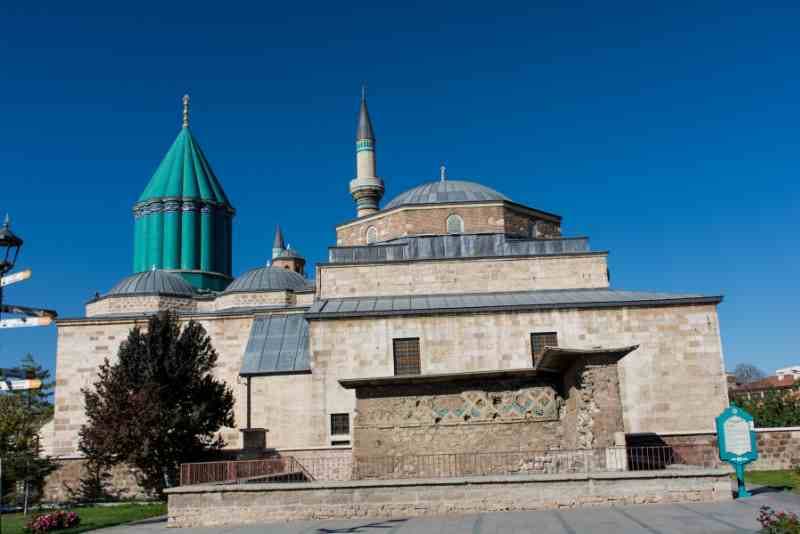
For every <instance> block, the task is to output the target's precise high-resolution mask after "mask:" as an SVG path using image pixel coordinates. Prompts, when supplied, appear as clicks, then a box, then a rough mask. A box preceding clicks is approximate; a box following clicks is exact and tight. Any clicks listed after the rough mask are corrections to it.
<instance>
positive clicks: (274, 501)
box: [167, 469, 732, 527]
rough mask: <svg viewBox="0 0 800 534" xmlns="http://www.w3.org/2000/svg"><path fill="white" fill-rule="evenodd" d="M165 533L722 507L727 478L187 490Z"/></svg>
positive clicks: (610, 477)
mask: <svg viewBox="0 0 800 534" xmlns="http://www.w3.org/2000/svg"><path fill="white" fill-rule="evenodd" d="M167 493H168V498H169V503H168V506H169V526H173V527H209V526H224V525H241V524H248V523H260V522H273V521H287V520H308V519H350V518H359V517H363V518H398V517H418V516H429V515H443V514H467V513H476V512H497V511H521V510H540V509H548V508H573V507H578V506H606V505H623V504H640V503H666V502H699V501H724V500H729V499H731V498H732V486H731V479H730V478H729V476H728V473H727V470H721V469H715V470H681V471H650V472H627V473H598V474H578V475H532V476H510V477H471V478H451V479H440V480H395V481H364V482H327V483H326V482H311V483H305V484H240V485H229V486H219V485H217V486H210V485H209V486H185V487H180V488H173V489H170V490H168V491H167Z"/></svg>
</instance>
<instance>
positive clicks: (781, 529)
mask: <svg viewBox="0 0 800 534" xmlns="http://www.w3.org/2000/svg"><path fill="white" fill-rule="evenodd" d="M758 522H759V523H761V532H763V533H765V534H800V518H798V517H797V514H792V513H789V514H787V513H786V512H776V511H775V510H773V509H772V508H770V507H769V506H762V507H761V511H760V512H759V514H758Z"/></svg>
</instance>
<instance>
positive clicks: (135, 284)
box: [103, 269, 195, 297]
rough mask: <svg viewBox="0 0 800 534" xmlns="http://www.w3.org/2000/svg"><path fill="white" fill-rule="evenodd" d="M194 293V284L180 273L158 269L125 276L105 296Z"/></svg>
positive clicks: (189, 295) (182, 294) (181, 294)
mask: <svg viewBox="0 0 800 534" xmlns="http://www.w3.org/2000/svg"><path fill="white" fill-rule="evenodd" d="M194 294H195V291H194V289H193V288H192V286H191V285H189V283H188V282H187V281H186V280H184V279H183V278H182V277H181V276H180V275H177V274H175V273H171V272H169V271H162V270H160V269H156V270H152V271H145V272H141V273H136V274H134V275H132V276H129V277H127V278H123V279H122V280H120V281H119V282H118V283H117V285H115V286H114V287H112V288H111V290H110V291H109V292H108V293H106V294H105V295H103V296H105V297H111V296H122V295H172V296H181V297H191V296H193V295H194Z"/></svg>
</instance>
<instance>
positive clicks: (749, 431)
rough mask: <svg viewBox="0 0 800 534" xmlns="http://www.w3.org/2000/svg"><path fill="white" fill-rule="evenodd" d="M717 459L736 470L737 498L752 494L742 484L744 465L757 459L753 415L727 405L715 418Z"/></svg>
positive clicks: (744, 497)
mask: <svg viewBox="0 0 800 534" xmlns="http://www.w3.org/2000/svg"><path fill="white" fill-rule="evenodd" d="M716 423H717V440H718V441H719V459H720V460H722V461H723V462H728V463H729V464H731V465H732V466H733V468H734V469H735V470H736V481H737V483H738V487H739V493H738V495H737V498H739V499H746V498H747V497H750V496H751V495H752V494H751V493H750V492H749V491H747V489H746V488H745V485H744V466H745V464H748V463H750V462H752V461H754V460H757V459H758V449H757V448H756V432H755V429H754V426H753V416H752V415H750V414H749V413H747V412H746V411H744V410H742V409H741V408H739V407H738V406H728V407H727V408H726V409H725V411H723V412H722V413H721V414H720V415H719V416H718V417H717V419H716Z"/></svg>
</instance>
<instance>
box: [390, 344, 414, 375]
mask: <svg viewBox="0 0 800 534" xmlns="http://www.w3.org/2000/svg"><path fill="white" fill-rule="evenodd" d="M393 341H394V374H395V375H418V374H420V365H419V338H418V337H409V338H404V339H395V340H393Z"/></svg>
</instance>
